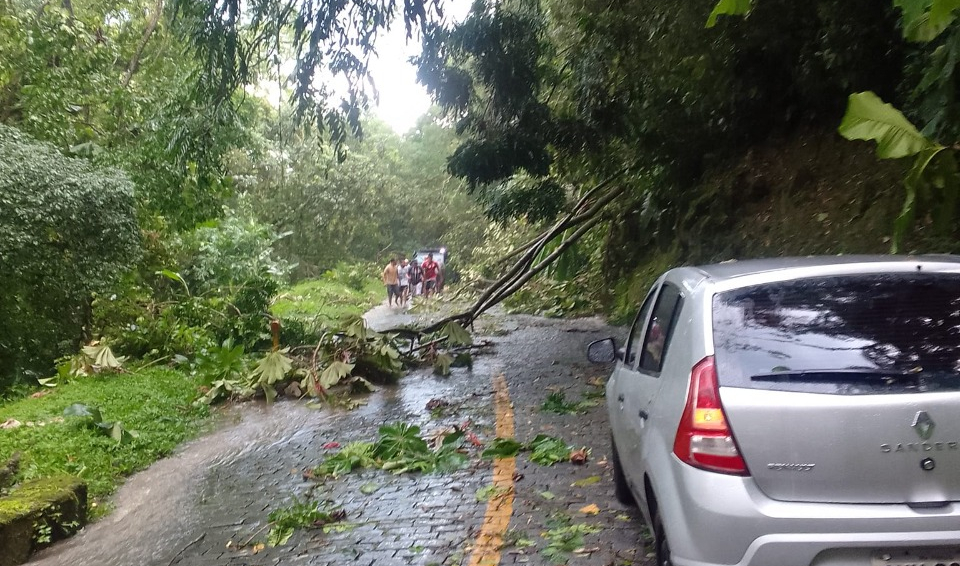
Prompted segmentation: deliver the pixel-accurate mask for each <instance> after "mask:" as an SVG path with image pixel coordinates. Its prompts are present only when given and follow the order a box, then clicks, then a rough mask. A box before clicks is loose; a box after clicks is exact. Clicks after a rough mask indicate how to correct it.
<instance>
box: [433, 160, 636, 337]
mask: <svg viewBox="0 0 960 566" xmlns="http://www.w3.org/2000/svg"><path fill="white" fill-rule="evenodd" d="M627 171H628V169H623V170H621V171H619V172H618V173H616V174H615V175H613V176H611V177H609V178H607V179H605V180H604V181H603V182H601V183H600V184H599V185H597V186H596V187H594V188H593V189H591V190H590V191H588V192H587V193H586V194H585V195H584V197H582V198H581V199H580V201H579V202H578V203H577V204H576V206H574V208H573V210H572V211H571V212H570V213H569V214H567V216H566V217H564V219H563V220H561V221H559V222H557V223H556V224H554V225H553V226H552V227H551V228H549V229H548V230H546V231H544V233H543V234H541V235H540V236H538V237H537V238H536V240H535V242H536V243H535V244H532V245H530V247H529V248H528V249H527V250H526V251H525V252H524V253H523V256H522V257H521V258H520V259H519V260H517V262H516V263H514V265H513V266H512V267H511V268H510V270H509V271H508V272H507V273H505V274H504V275H502V276H501V277H500V278H499V279H497V280H496V281H495V282H494V283H493V284H492V285H490V287H488V288H487V289H486V290H485V291H484V292H483V293H482V294H481V295H480V297H479V298H478V299H477V300H476V301H475V302H474V304H473V306H472V307H471V308H470V309H469V310H467V311H464V312H461V313H457V314H454V315H451V316H448V317H446V318H443V319H441V320H439V321H437V322H435V323H433V324H431V325H430V326H427V327H426V328H424V329H423V330H422V331H421V332H423V333H424V334H429V333H431V332H435V331H436V330H438V329H439V328H441V327H443V325H445V324H447V323H448V322H457V323H459V324H461V325H463V326H468V325H472V324H473V322H474V321H475V320H476V319H477V317H479V316H480V315H481V314H483V313H484V312H486V311H487V310H489V309H490V308H492V307H493V306H495V305H496V304H498V303H500V302H501V301H503V300H504V299H506V298H507V297H509V296H510V295H512V294H513V293H515V292H517V291H518V290H519V289H520V288H521V287H523V285H525V284H526V283H527V282H529V281H530V280H531V279H533V278H534V277H535V276H537V275H538V274H540V273H541V272H543V270H545V269H546V268H547V267H549V266H550V265H551V264H552V263H553V262H554V261H556V259H557V258H559V257H560V256H561V255H562V254H563V252H565V251H566V250H568V249H569V248H570V246H572V245H574V244H575V243H576V242H577V241H579V240H580V238H582V237H583V236H584V235H585V234H586V233H587V232H589V231H590V230H591V229H593V228H594V227H595V226H596V225H597V224H599V223H600V222H601V221H602V220H603V219H604V216H602V215H601V213H602V212H604V211H605V209H606V207H607V206H608V205H609V204H610V203H611V202H613V201H615V200H616V199H618V198H619V197H620V196H622V195H623V194H624V193H625V192H626V188H625V187H617V188H615V189H613V190H610V191H608V192H607V193H606V194H603V195H602V196H600V197H599V198H597V199H596V200H594V201H592V202H590V201H589V200H588V199H589V197H592V196H594V195H597V194H598V193H599V192H600V190H601V189H603V188H605V187H607V186H609V185H610V184H611V183H612V182H613V181H614V180H615V179H616V178H618V177H619V176H621V175H623V174H624V173H626V172H627ZM574 228H575V230H574V231H573V232H570V233H568V234H567V235H566V236H565V237H564V239H563V240H562V241H561V242H560V244H559V245H558V246H557V248H556V249H554V250H553V251H552V252H551V253H550V254H549V255H547V256H546V257H544V258H543V259H541V260H540V261H539V262H538V263H537V264H536V265H534V264H533V262H534V261H535V260H536V258H537V256H538V255H540V253H541V252H543V251H544V249H545V248H546V246H547V244H549V243H550V242H552V241H553V240H554V239H556V238H557V237H558V236H561V235H562V234H563V233H564V232H568V231H569V230H571V229H574Z"/></svg>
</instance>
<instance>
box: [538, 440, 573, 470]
mask: <svg viewBox="0 0 960 566" xmlns="http://www.w3.org/2000/svg"><path fill="white" fill-rule="evenodd" d="M530 449H531V450H532V453H531V454H530V460H532V461H533V462H535V463H537V464H540V465H541V466H552V465H554V464H556V463H557V462H563V461H566V460H568V459H569V458H570V452H571V448H570V446H568V445H567V443H566V442H564V441H563V440H562V439H560V438H554V437H552V436H547V435H546V434H538V435H537V437H536V438H534V439H533V442H531V443H530Z"/></svg>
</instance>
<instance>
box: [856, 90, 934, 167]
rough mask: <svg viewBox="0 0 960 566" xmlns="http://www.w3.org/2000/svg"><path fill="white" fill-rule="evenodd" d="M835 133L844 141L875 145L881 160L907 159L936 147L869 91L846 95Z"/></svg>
mask: <svg viewBox="0 0 960 566" xmlns="http://www.w3.org/2000/svg"><path fill="white" fill-rule="evenodd" d="M838 131H839V132H840V135H841V136H843V137H845V138H847V139H848V140H867V141H874V142H876V143H877V156H878V157H880V158H881V159H898V158H900V157H908V156H910V155H916V154H918V153H920V152H921V151H924V150H928V149H932V148H934V147H936V146H937V144H935V143H934V142H932V141H930V140H928V139H927V138H926V137H924V135H923V134H921V133H920V131H919V130H917V128H916V127H914V125H913V124H911V123H910V120H907V118H906V117H905V116H904V115H903V114H902V113H900V111H899V110H897V109H896V108H894V107H893V106H890V105H889V104H886V103H885V102H884V101H883V100H881V99H880V97H879V96H877V95H876V94H874V93H872V92H870V91H866V92H858V93H855V94H851V95H850V99H849V102H848V104H847V113H846V114H844V116H843V121H842V122H841V123H840V128H839V129H838Z"/></svg>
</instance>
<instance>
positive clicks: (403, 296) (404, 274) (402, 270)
mask: <svg viewBox="0 0 960 566" xmlns="http://www.w3.org/2000/svg"><path fill="white" fill-rule="evenodd" d="M397 277H398V278H399V279H400V304H401V305H404V304H406V303H407V300H408V299H409V298H410V262H408V261H407V258H403V261H402V262H400V267H398V268H397Z"/></svg>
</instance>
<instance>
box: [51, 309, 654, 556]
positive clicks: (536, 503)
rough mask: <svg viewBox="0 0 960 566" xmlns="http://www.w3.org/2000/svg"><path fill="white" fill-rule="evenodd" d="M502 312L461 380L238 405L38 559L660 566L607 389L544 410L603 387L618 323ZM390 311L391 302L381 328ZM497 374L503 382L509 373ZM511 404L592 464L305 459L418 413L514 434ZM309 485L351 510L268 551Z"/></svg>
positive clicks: (521, 419)
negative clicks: (569, 406)
mask: <svg viewBox="0 0 960 566" xmlns="http://www.w3.org/2000/svg"><path fill="white" fill-rule="evenodd" d="M492 320H494V321H495V323H490V322H489V321H488V322H487V323H486V324H484V325H482V327H483V328H484V329H486V330H488V331H490V330H492V331H494V332H493V333H494V334H496V335H495V336H491V337H489V338H488V339H489V340H491V341H492V342H493V347H492V349H491V352H489V353H486V354H483V355H480V356H477V357H476V359H475V363H474V366H473V368H472V370H468V369H466V368H456V369H454V371H453V373H452V375H451V376H449V377H437V376H434V375H432V374H430V373H428V372H426V371H421V372H415V373H413V374H412V375H409V376H407V377H405V378H404V379H403V380H401V382H400V384H399V385H397V386H394V387H385V388H382V389H381V390H380V391H378V392H377V393H374V394H372V395H370V396H369V398H368V403H367V404H366V405H365V406H363V407H360V408H359V409H356V410H354V411H349V412H346V411H345V412H336V413H334V412H329V411H313V410H310V409H308V408H306V407H305V406H304V404H303V403H299V402H281V403H276V404H275V405H273V406H271V407H265V406H259V405H254V404H248V405H246V406H242V407H239V408H237V409H235V410H234V411H235V417H234V418H235V419H236V420H237V422H236V423H234V424H232V425H230V426H228V427H226V428H224V429H223V430H220V431H218V432H216V433H214V434H212V435H209V436H207V437H204V438H202V439H199V440H197V441H195V442H193V443H191V444H189V445H187V446H186V447H185V448H184V449H183V450H181V451H180V452H178V454H177V455H176V456H174V457H172V458H169V459H167V460H164V461H162V462H159V463H157V464H156V465H155V466H153V467H152V468H151V469H150V470H147V471H145V472H143V473H141V474H138V475H137V476H135V477H134V478H131V480H130V481H129V482H128V484H127V485H126V486H124V488H123V489H122V490H121V491H120V492H119V493H118V495H117V497H116V509H115V511H114V512H113V513H111V514H110V515H109V516H108V517H106V518H105V519H103V520H101V521H100V522H98V523H96V524H95V525H91V526H89V527H88V528H86V529H85V530H84V532H82V533H81V534H80V535H78V536H77V537H74V538H73V539H71V540H69V541H66V542H64V543H61V544H59V545H55V546H54V547H52V548H50V549H48V550H46V551H44V552H42V553H41V554H40V555H38V556H37V557H36V558H35V560H34V562H35V563H36V564H37V565H44V566H47V565H49V566H53V565H64V566H66V565H70V566H82V565H91V566H93V565H97V566H100V565H116V566H121V565H127V564H129V565H138V566H139V565H162V566H173V565H177V564H179V565H197V566H199V565H231V566H241V565H249V566H254V565H278V564H282V565H295V564H304V565H311V566H313V565H316V566H324V565H333V564H351V565H352V564H357V565H365V566H366V565H374V564H376V565H384V566H392V565H407V564H410V565H420V566H429V565H437V566H440V565H443V566H448V565H463V566H467V565H469V566H480V565H481V564H484V565H491V566H492V565H493V564H570V565H571V566H573V565H591V566H593V565H597V566H601V565H602V566H607V565H617V566H619V565H626V564H643V565H646V564H650V563H652V560H650V558H649V557H648V556H647V554H648V552H647V551H646V550H645V549H644V545H643V540H645V536H646V534H645V530H644V529H643V528H642V526H641V525H640V523H639V520H638V518H637V514H636V513H635V511H634V510H632V509H629V508H626V507H624V506H622V505H620V504H619V503H617V502H616V501H615V499H614V497H613V484H612V479H611V474H612V470H611V469H610V466H609V464H608V453H609V452H608V451H609V432H608V427H607V422H606V411H605V408H604V406H603V400H602V399H599V400H598V401H597V404H596V406H593V407H590V408H589V409H587V412H586V413H585V414H575V415H569V414H567V415H555V414H549V413H544V412H542V411H541V410H540V406H541V405H542V403H543V401H544V399H545V398H546V397H547V395H548V394H549V393H551V392H553V391H562V392H564V394H565V396H566V398H567V399H568V400H570V401H576V400H579V399H581V398H584V395H587V397H588V398H589V397H590V396H591V394H596V393H597V392H599V391H602V389H601V388H600V387H599V384H600V383H601V382H602V381H603V380H604V379H605V378H606V375H607V374H608V369H607V368H604V367H598V366H591V365H588V364H587V363H586V360H585V358H584V351H585V347H586V344H587V343H588V342H590V341H591V340H594V339H596V338H600V337H604V336H607V335H609V334H611V333H618V332H619V329H610V328H609V327H607V326H605V325H604V324H603V323H602V322H600V321H599V320H595V319H584V320H578V321H555V320H545V319H540V318H535V317H521V316H509V317H503V316H500V317H496V318H495V319H492ZM389 322H390V313H389V312H388V313H385V314H382V315H380V317H379V319H378V320H377V321H376V324H377V325H382V324H386V323H389ZM498 376H503V378H502V379H500V380H499V381H498ZM497 383H499V384H500V386H499V387H500V388H499V393H497V391H498V389H497ZM495 394H497V401H496V403H495V400H494V398H495ZM433 398H438V399H443V400H445V401H447V402H449V403H450V404H451V407H452V409H451V410H450V411H448V414H446V415H445V416H443V417H439V418H434V417H432V416H431V414H430V412H429V411H427V410H426V409H425V405H426V403H427V401H429V400H430V399H433ZM505 415H506V416H509V417H511V420H510V423H509V424H510V426H512V427H513V432H514V434H515V437H516V438H517V440H520V441H522V442H526V441H529V440H531V439H533V438H534V437H535V436H536V435H537V434H540V433H543V434H549V435H552V436H558V437H561V438H563V439H564V440H565V441H567V442H568V443H569V444H572V445H575V446H577V447H586V448H587V449H589V450H590V456H589V458H588V460H587V462H586V464H584V465H580V466H577V465H574V464H571V463H568V462H561V463H558V464H555V465H554V466H550V467H545V466H540V465H537V464H534V463H532V462H530V461H529V459H528V458H527V456H526V455H525V454H523V453H522V454H521V455H519V456H518V457H517V458H516V460H515V461H514V460H512V459H510V461H509V464H510V468H509V473H507V471H505V470H506V468H504V465H505V464H504V463H505V462H506V461H505V460H501V461H498V462H500V464H495V463H491V462H490V461H487V460H483V461H481V460H479V459H477V458H474V459H473V460H472V463H471V465H470V467H468V468H467V469H464V470H461V471H459V472H456V473H453V474H443V475H403V476H394V475H390V474H389V473H387V472H383V471H365V472H360V473H357V472H354V473H351V474H347V475H345V476H343V477H341V478H338V479H336V480H327V481H326V482H323V483H317V482H314V481H309V480H304V479H303V472H304V471H305V470H308V469H310V468H312V467H313V466H316V465H317V464H318V463H319V462H321V461H322V460H323V458H324V457H325V455H328V454H330V453H333V452H335V450H324V449H323V445H324V444H325V443H327V442H339V443H341V444H346V443H347V442H351V441H355V440H372V439H373V438H375V436H376V433H377V429H378V427H379V426H380V425H382V424H384V423H390V422H395V421H404V422H409V423H414V424H418V425H420V426H421V428H422V429H423V430H424V431H429V430H431V429H435V428H439V427H442V426H448V425H451V424H456V423H462V422H464V421H465V420H468V419H469V420H470V421H471V423H472V424H471V430H473V431H474V432H476V433H477V434H478V436H479V437H480V438H481V439H483V440H485V441H489V440H492V439H493V438H494V436H495V435H496V434H497V433H498V432H501V433H502V431H503V430H505V429H504V428H503V425H504V420H505ZM495 473H497V474H498V475H497V476H496V477H494V474H495ZM494 482H495V483H496V485H497V486H498V489H496V490H493V497H492V498H490V500H489V501H484V500H482V499H483V498H482V497H478V490H481V488H487V489H485V490H483V491H486V492H490V491H491V490H490V489H489V488H488V486H490V485H492V484H493V483H494ZM361 486H366V489H365V490H364V491H367V492H369V491H370V487H372V486H375V487H376V488H377V490H376V491H375V492H373V493H370V494H369V495H365V494H364V493H363V492H362V491H361V489H360V488H361ZM483 491H482V492H483ZM482 492H481V493H482ZM307 497H311V498H313V499H329V500H331V501H334V502H336V503H338V504H340V505H342V508H343V509H344V511H345V512H346V515H347V517H346V520H345V522H344V523H342V524H335V525H333V526H332V528H331V530H330V532H324V531H323V530H322V529H309V530H302V531H297V532H296V533H295V534H294V535H293V537H292V538H291V539H290V540H289V541H288V542H287V543H286V544H284V545H281V546H277V547H273V548H271V547H266V548H262V549H260V550H258V551H257V552H256V553H254V552H253V550H254V545H255V543H257V542H258V541H263V540H265V539H266V525H267V515H268V514H269V513H270V511H272V510H274V509H277V508H280V507H285V506H287V505H289V504H290V503H291V502H292V501H294V500H296V499H300V500H303V499H305V498H307ZM592 506H596V507H595V508H593V507H592ZM570 525H586V526H587V527H585V528H584V529H585V530H587V531H588V534H586V535H585V536H584V539H583V544H582V546H580V545H578V546H580V547H579V548H577V549H575V552H564V553H560V554H557V555H552V556H551V555H550V550H552V549H553V548H554V547H555V546H556V545H554V547H551V545H550V540H551V539H550V538H549V536H550V535H553V536H554V537H555V538H558V539H563V538H570V536H569V532H570V528H569V526H570ZM504 527H505V528H504ZM564 527H566V528H567V530H562V529H563V528H564ZM574 528H578V527H574ZM552 529H553V530H552ZM556 529H561V530H556ZM228 543H229V544H228ZM244 543H247V544H246V545H244ZM648 546H649V545H648Z"/></svg>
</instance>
